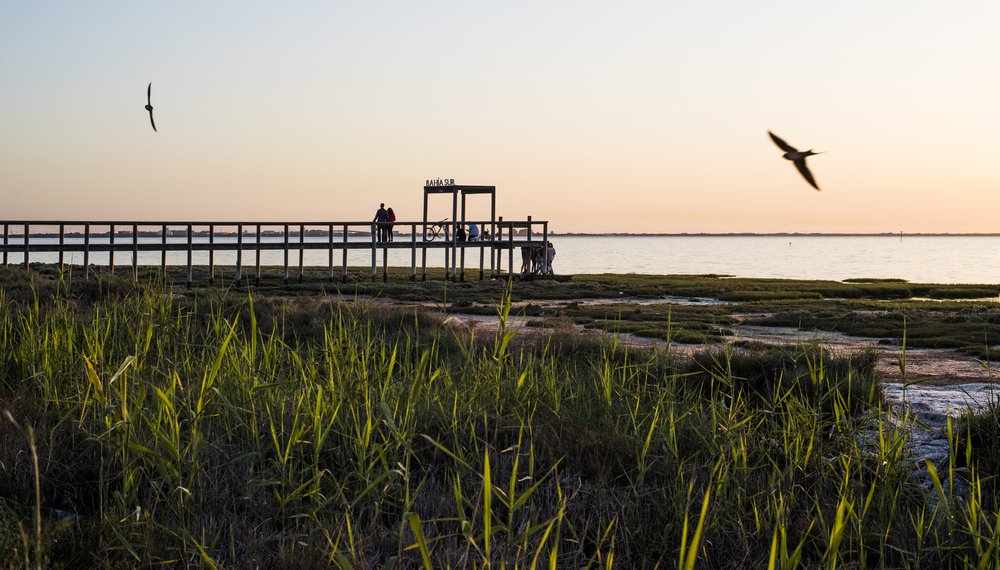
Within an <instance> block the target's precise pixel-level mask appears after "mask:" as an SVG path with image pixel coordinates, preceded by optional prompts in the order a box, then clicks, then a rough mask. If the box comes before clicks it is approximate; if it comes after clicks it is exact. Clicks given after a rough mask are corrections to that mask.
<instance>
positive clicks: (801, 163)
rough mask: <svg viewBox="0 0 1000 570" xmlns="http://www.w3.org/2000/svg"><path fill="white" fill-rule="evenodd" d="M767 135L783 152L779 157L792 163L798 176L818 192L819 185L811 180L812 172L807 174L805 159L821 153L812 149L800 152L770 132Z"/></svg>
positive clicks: (807, 168) (813, 179) (814, 180)
mask: <svg viewBox="0 0 1000 570" xmlns="http://www.w3.org/2000/svg"><path fill="white" fill-rule="evenodd" d="M767 134H769V135H771V140H772V141H774V144H776V145H778V148H780V149H781V150H783V151H785V154H783V155H781V156H782V157H784V158H786V159H788V160H790V161H792V163H793V164H795V168H796V169H798V171H799V174H801V175H802V177H803V178H805V179H806V182H808V183H809V185H810V186H812V187H813V188H815V189H817V190H819V185H817V184H816V179H815V178H813V175H812V172H809V167H808V166H806V157H809V156H812V155H814V154H823V153H821V152H813V150H812V149H810V150H806V151H801V150H799V149H797V148H795V147H794V146H792V145H790V144H788V143H786V142H785V141H784V140H783V139H782V138H781V137H779V136H778V135H776V134H774V133H772V132H771V131H767Z"/></svg>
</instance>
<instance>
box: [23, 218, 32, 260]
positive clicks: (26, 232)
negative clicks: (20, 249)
mask: <svg viewBox="0 0 1000 570" xmlns="http://www.w3.org/2000/svg"><path fill="white" fill-rule="evenodd" d="M30 235H31V228H30V227H28V224H24V270H25V271H31V265H30V263H29V260H28V251H29V250H30V249H31V238H30V237H29V236H30Z"/></svg>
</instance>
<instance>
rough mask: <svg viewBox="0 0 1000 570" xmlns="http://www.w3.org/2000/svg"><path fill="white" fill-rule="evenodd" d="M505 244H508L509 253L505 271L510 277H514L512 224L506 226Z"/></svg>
mask: <svg viewBox="0 0 1000 570" xmlns="http://www.w3.org/2000/svg"><path fill="white" fill-rule="evenodd" d="M507 244H508V245H509V246H510V255H508V256H507V273H508V274H509V275H510V277H511V279H513V278H514V225H513V224H511V226H510V227H509V228H507Z"/></svg>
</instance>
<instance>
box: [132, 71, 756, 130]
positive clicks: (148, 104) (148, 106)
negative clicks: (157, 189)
mask: <svg viewBox="0 0 1000 570" xmlns="http://www.w3.org/2000/svg"><path fill="white" fill-rule="evenodd" d="M152 93H153V84H152V83H150V84H149V87H146V110H147V111H149V124H151V125H153V132H154V133H155V132H156V121H154V120H153V105H152V101H151V100H150V95H151V94H152ZM772 136H773V135H772Z"/></svg>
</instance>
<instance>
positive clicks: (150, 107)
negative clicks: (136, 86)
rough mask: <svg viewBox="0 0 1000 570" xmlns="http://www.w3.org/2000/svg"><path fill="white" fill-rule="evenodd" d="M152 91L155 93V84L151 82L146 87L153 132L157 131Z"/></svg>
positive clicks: (147, 108)
mask: <svg viewBox="0 0 1000 570" xmlns="http://www.w3.org/2000/svg"><path fill="white" fill-rule="evenodd" d="M152 93H153V84H152V83H150V84H149V86H148V87H146V110H147V111H149V124H151V125H153V132H154V133H155V132H156V121H154V120H153V105H152V101H151V100H150V95H152Z"/></svg>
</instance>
